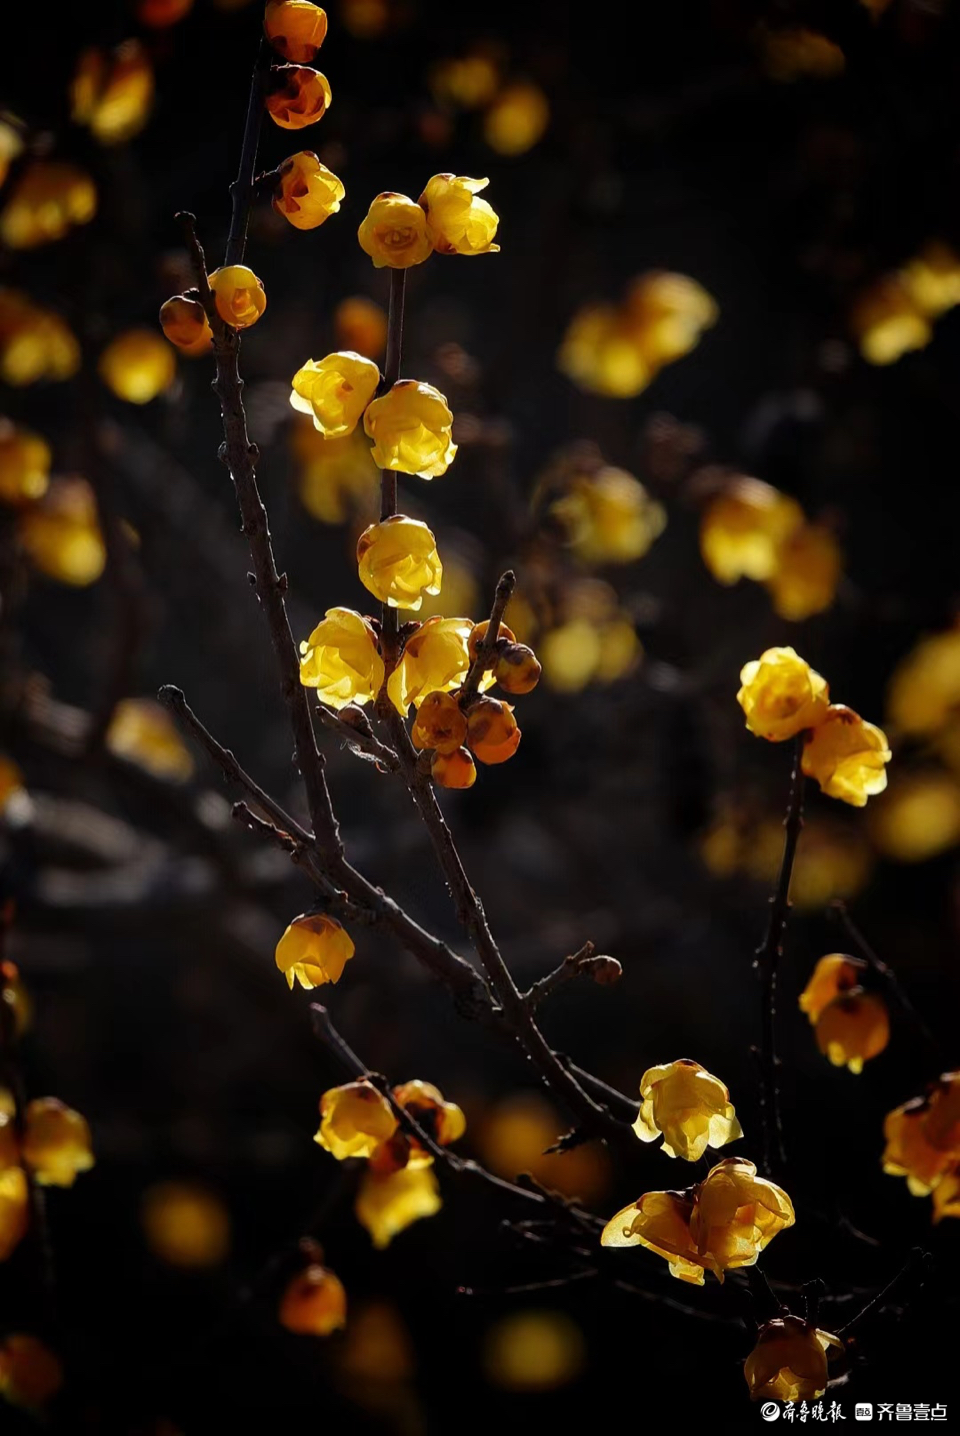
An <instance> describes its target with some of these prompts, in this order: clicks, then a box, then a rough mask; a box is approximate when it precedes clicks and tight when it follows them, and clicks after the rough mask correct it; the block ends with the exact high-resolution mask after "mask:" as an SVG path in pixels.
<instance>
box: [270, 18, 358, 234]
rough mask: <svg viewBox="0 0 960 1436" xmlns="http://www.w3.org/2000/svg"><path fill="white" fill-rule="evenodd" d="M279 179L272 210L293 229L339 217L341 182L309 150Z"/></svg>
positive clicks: (314, 226) (286, 165) (288, 165)
mask: <svg viewBox="0 0 960 1436" xmlns="http://www.w3.org/2000/svg"><path fill="white" fill-rule="evenodd" d="M322 13H323V12H322V11H321V14H322ZM279 176H280V177H279V179H278V180H277V187H276V189H275V190H274V192H273V207H274V209H275V210H276V212H277V214H282V215H283V217H284V219H285V220H287V221H288V222H289V223H290V224H292V225H293V227H294V229H317V228H318V227H319V226H320V225H321V224H323V222H324V220H327V219H329V218H330V216H331V215H332V214H337V213H338V211H339V209H340V205H341V203H342V201H343V199H344V197H345V196H346V193H347V191H346V189H345V188H344V185H343V182H342V180H339V179H338V178H337V176H336V175H335V174H334V173H333V170H328V169H327V167H326V165H324V164H321V163H320V161H319V159H318V158H317V156H316V155H315V154H314V153H313V151H312V150H300V151H299V152H298V153H297V154H295V155H291V156H290V157H289V159H285V160H284V161H283V164H282V165H281V166H280V170H279Z"/></svg>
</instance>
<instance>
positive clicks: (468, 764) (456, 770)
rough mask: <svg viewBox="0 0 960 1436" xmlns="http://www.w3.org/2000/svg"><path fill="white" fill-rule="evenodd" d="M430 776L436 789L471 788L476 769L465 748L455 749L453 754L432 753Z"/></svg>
mask: <svg viewBox="0 0 960 1436" xmlns="http://www.w3.org/2000/svg"><path fill="white" fill-rule="evenodd" d="M430 776H431V777H432V778H433V781H434V782H435V783H436V785H437V787H438V788H472V787H473V785H474V783H475V782H476V781H477V767H476V764H475V763H474V761H473V758H472V757H471V756H470V754H469V753H468V751H467V749H466V748H457V749H456V750H455V751H454V752H453V753H434V755H433V760H432V762H431V764H430Z"/></svg>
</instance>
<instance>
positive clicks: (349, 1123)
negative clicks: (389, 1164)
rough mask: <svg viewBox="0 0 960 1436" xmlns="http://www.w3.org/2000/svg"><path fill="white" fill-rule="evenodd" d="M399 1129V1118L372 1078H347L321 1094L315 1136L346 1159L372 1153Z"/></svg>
mask: <svg viewBox="0 0 960 1436" xmlns="http://www.w3.org/2000/svg"><path fill="white" fill-rule="evenodd" d="M396 1130H397V1119H396V1117H395V1116H394V1114H393V1109H392V1108H391V1106H390V1103H389V1102H388V1101H387V1099H386V1097H384V1095H383V1093H382V1092H378V1091H377V1089H376V1087H373V1086H371V1084H370V1083H369V1082H348V1083H346V1085H345V1086H343V1087H331V1088H330V1090H329V1091H328V1092H324V1094H323V1096H322V1097H321V1098H320V1126H319V1128H318V1130H317V1132H316V1135H315V1136H314V1139H313V1140H314V1141H315V1142H316V1143H317V1144H318V1146H321V1147H323V1148H324V1149H325V1150H326V1151H328V1152H330V1153H332V1155H333V1156H334V1157H336V1159H337V1161H338V1162H343V1161H345V1160H346V1159H347V1158H348V1157H372V1156H373V1154H374V1152H375V1151H376V1150H377V1147H379V1145H380V1143H381V1142H388V1141H389V1140H390V1138H391V1137H392V1136H393V1134H394V1132H395V1131H396Z"/></svg>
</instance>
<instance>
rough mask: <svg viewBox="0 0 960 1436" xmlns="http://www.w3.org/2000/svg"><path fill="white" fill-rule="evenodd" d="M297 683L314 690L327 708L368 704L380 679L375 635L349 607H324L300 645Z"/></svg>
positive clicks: (364, 620) (362, 618)
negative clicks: (324, 614) (319, 617)
mask: <svg viewBox="0 0 960 1436" xmlns="http://www.w3.org/2000/svg"><path fill="white" fill-rule="evenodd" d="M300 655H301V657H300V682H301V683H302V684H303V685H304V687H305V688H316V690H317V696H318V697H319V698H320V699H321V701H322V702H324V703H328V704H329V705H330V707H331V708H344V707H346V705H347V704H348V703H360V704H363V703H371V702H372V701H373V699H374V698H376V696H377V694H378V693H379V692H380V688H381V686H382V684H383V679H384V666H383V659H382V658H381V657H380V654H379V652H378V651H377V635H376V634H375V633H374V631H373V628H372V627H371V625H370V621H369V619H367V618H364V617H362V615H361V614H359V613H357V612H356V611H355V610H354V609H352V608H328V609H327V612H326V616H325V617H324V618H323V619H321V621H320V622H319V623H318V624H317V626H316V628H315V629H314V630H313V632H312V633H311V635H310V637H309V639H307V640H306V641H305V642H303V643H301V644H300Z"/></svg>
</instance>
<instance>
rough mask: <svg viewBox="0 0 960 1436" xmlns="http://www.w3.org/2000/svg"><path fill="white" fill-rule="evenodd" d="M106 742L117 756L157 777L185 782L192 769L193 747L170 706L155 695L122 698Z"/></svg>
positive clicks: (108, 730) (112, 719)
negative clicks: (163, 704) (181, 729)
mask: <svg viewBox="0 0 960 1436" xmlns="http://www.w3.org/2000/svg"><path fill="white" fill-rule="evenodd" d="M106 745H107V748H108V749H109V750H110V752H111V753H113V754H114V755H115V757H117V758H124V759H126V760H127V762H129V763H136V764H137V766H138V767H140V768H144V769H146V771H147V772H148V773H152V774H153V776H154V777H155V778H169V779H172V780H173V781H174V782H184V781H185V780H186V779H187V778H189V777H190V776H191V774H192V773H193V759H192V758H191V756H190V750H189V748H187V746H186V744H185V743H184V741H183V739H182V738H181V737H180V734H179V733H178V731H177V727H176V724H175V723H174V721H173V719H172V718H171V717H170V714H169V713H168V712H167V710H166V709H165V708H164V707H162V706H161V704H159V703H156V702H155V701H154V700H153V699H152V698H121V700H120V702H119V703H118V704H117V706H116V707H115V708H114V710H113V716H112V717H111V719H110V726H109V727H108V728H107V734H106Z"/></svg>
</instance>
